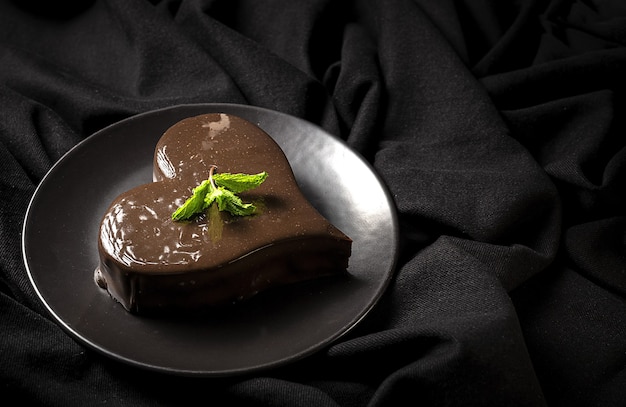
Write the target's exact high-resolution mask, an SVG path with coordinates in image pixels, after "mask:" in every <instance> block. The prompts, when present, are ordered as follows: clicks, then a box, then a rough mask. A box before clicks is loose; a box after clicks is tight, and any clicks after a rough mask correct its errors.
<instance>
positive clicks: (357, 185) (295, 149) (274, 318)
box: [22, 104, 398, 376]
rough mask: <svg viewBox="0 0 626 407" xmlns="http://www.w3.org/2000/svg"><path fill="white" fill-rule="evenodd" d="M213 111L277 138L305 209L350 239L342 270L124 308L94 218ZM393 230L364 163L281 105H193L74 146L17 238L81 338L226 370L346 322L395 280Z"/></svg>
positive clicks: (143, 179) (31, 268)
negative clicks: (152, 309)
mask: <svg viewBox="0 0 626 407" xmlns="http://www.w3.org/2000/svg"><path fill="white" fill-rule="evenodd" d="M211 112H223V113H228V114H233V115H236V116H239V117H242V118H244V119H247V120H248V121H250V122H252V123H255V124H257V125H258V126H259V127H261V128H262V129H264V130H265V131H266V132H267V133H269V134H270V135H271V136H272V138H274V139H275V140H276V142H277V143H278V144H279V145H280V146H281V148H282V149H283V150H284V152H285V154H286V156H287V158H288V160H289V162H290V163H291V165H292V168H293V170H294V173H295V175H296V179H297V181H298V184H299V185H300V187H301V189H302V191H303V192H304V194H305V195H306V196H307V198H308V199H309V200H310V202H311V203H312V204H313V206H315V207H316V208H317V209H318V210H319V211H320V212H321V213H322V214H323V215H324V216H325V217H326V218H327V219H328V220H329V221H330V222H331V223H333V224H334V225H335V226H337V227H338V228H339V229H341V230H342V231H343V232H344V233H346V234H347V235H348V236H350V237H351V238H352V239H353V241H354V242H353V247H352V257H351V258H350V266H349V269H348V271H349V277H348V278H338V279H322V280H318V281H314V282H310V283H305V284H299V285H295V286H291V287H287V288H281V289H277V290H274V291H271V292H266V293H264V294H261V295H258V296H257V297H256V298H254V299H252V300H251V301H250V302H248V303H244V304H241V305H239V306H236V307H233V308H232V309H229V310H225V311H222V312H220V313H219V314H218V313H216V314H211V315H205V316H204V317H195V318H181V319H174V318H146V317H139V316H136V315H132V314H130V313H128V312H126V311H125V310H124V309H123V308H122V307H121V306H120V304H118V303H117V302H116V301H114V300H113V299H111V297H109V295H108V294H107V293H106V291H103V290H100V289H99V288H98V287H97V286H96V284H95V283H94V280H93V272H94V269H95V268H96V266H97V264H98V249H97V240H98V228H99V224H100V220H101V217H102V216H103V214H104V212H105V211H106V209H107V207H108V205H109V204H110V203H111V202H112V201H113V199H115V197H117V196H118V195H119V194H121V193H122V192H124V191H126V190H128V189H130V188H132V187H134V186H136V185H139V184H144V183H148V182H151V181H152V157H153V154H154V148H155V145H156V143H157V141H158V140H159V138H160V137H161V135H162V134H163V132H164V131H165V130H166V129H167V128H169V127H170V126H171V125H173V124H174V123H176V122H178V121H179V120H182V119H184V118H186V117H190V116H195V115H199V114H204V113H211ZM397 229H398V226H397V219H396V213H395V210H394V205H393V203H392V200H391V198H390V196H389V194H388V192H387V190H386V188H385V187H384V185H383V184H382V182H381V181H380V179H379V178H378V176H377V175H376V174H375V173H374V172H373V170H372V168H371V167H370V166H369V165H368V163H367V162H366V161H365V160H364V159H363V158H361V157H360V156H359V155H358V154H356V153H355V152H353V151H352V150H350V148H348V146H347V145H346V144H345V143H344V142H343V141H341V140H340V139H338V138H335V137H333V136H331V135H329V134H328V133H326V132H325V131H323V130H322V129H320V128H319V127H317V126H314V125H312V124H311V123H308V122H306V121H304V120H301V119H298V118H295V117H292V116H289V115H286V114H283V113H279V112H275V111H271V110H267V109H261V108H257V107H251V106H244V105H231V104H200V105H182V106H176V107H172V108H166V109H161V110H156V111H152V112H148V113H143V114H139V115H137V116H133V117H131V118H128V119H126V120H122V121H120V122H118V123H116V124H113V125H111V126H109V127H107V128H105V129H103V130H100V131H99V132H97V133H95V134H94V135H92V136H91V137H88V138H87V139H85V140H84V141H82V142H81V143H79V144H78V145H76V146H75V147H74V148H72V149H71V150H70V151H69V152H68V153H67V154H66V155H65V156H64V157H63V158H62V159H61V160H59V161H58V162H57V163H56V164H55V165H54V166H53V167H52V169H51V170H50V171H49V172H48V174H47V175H46V176H45V177H44V179H43V180H42V182H41V183H40V185H39V186H38V188H37V190H36V191H35V194H34V196H33V197H32V200H31V202H30V205H29V208H28V211H27V213H26V219H25V222H24V230H23V242H22V245H23V253H24V262H25V264H26V270H27V272H28V275H29V278H30V280H31V282H32V284H33V286H34V288H35V290H36V291H37V294H38V295H39V297H40V299H41V300H42V301H43V303H44V304H45V306H46V307H47V309H48V310H49V311H50V313H51V314H52V316H53V317H54V318H55V319H56V320H57V321H58V323H59V324H60V325H61V326H62V327H63V328H64V329H65V330H67V332H69V334H70V335H72V336H73V337H75V338H76V339H77V340H79V341H80V342H82V343H84V344H85V345H87V346H89V347H91V348H93V349H96V350H97V351H100V352H102V353H104V354H106V355H108V356H110V357H112V358H114V359H117V360H120V361H123V362H126V363H129V364H132V365H135V366H139V367H143V368H148V369H152V370H157V371H161V372H168V373H174V374H181V375H197V376H226V375H233V374H239V373H249V372H252V371H256V370H260V369H267V368H271V367H276V366H280V365H284V364H286V363H288V362H293V361H295V360H298V359H300V358H302V357H304V356H307V355H310V354H312V353H313V352H315V351H318V350H320V349H322V348H324V347H326V346H328V345H329V344H330V343H332V342H333V341H334V340H336V339H337V338H339V337H340V336H341V335H343V334H345V333H346V332H347V331H348V330H350V329H351V328H352V327H354V325H355V324H357V323H358V322H359V321H360V320H361V319H362V318H363V317H364V316H365V315H366V313H367V312H368V311H369V310H370V309H371V308H372V307H373V306H374V304H375V303H376V302H377V300H378V299H379V298H380V296H381V295H382V293H383V291H384V290H385V288H386V286H387V285H388V282H389V280H390V278H391V276H392V273H393V269H394V266H395V262H396V259H397V251H398V230H397Z"/></svg>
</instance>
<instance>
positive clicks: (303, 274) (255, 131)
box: [95, 114, 352, 314]
mask: <svg viewBox="0 0 626 407" xmlns="http://www.w3.org/2000/svg"><path fill="white" fill-rule="evenodd" d="M211 165H217V167H218V170H217V171H218V172H231V173H237V172H243V173H249V174H254V173H258V172H262V171H267V172H268V174H269V175H268V178H267V179H266V181H265V182H264V183H263V184H262V185H261V186H260V187H258V188H256V189H254V190H251V191H248V192H246V193H242V194H240V196H241V198H242V199H243V201H244V202H253V203H254V204H255V205H256V206H257V208H258V214H255V215H253V216H245V217H235V216H231V215H229V214H227V213H225V212H217V211H213V212H212V213H211V214H210V216H209V214H206V215H202V216H199V217H197V218H195V219H193V220H191V221H186V222H176V221H172V220H171V214H172V212H173V211H174V210H175V209H176V208H177V207H178V206H179V205H181V204H182V203H183V202H184V201H185V199H186V198H187V197H189V196H190V195H191V191H192V189H193V188H194V187H195V186H197V185H198V184H199V183H201V182H202V181H203V180H205V179H206V178H208V174H209V169H210V166H211ZM153 178H154V181H155V182H153V183H150V184H145V185H141V186H138V187H136V188H134V189H131V190H130V191H127V192H125V193H123V194H122V195H120V196H119V197H118V198H116V200H115V201H114V202H113V203H112V204H111V206H110V207H109V209H108V210H107V212H106V213H105V215H104V217H103V219H102V223H101V226H100V236H99V244H98V248H99V254H100V264H99V267H98V268H97V270H96V275H95V279H96V282H97V284H98V285H99V286H100V287H102V288H104V289H106V290H108V292H109V293H110V294H111V296H113V297H114V298H115V299H117V300H118V301H119V302H120V303H121V304H122V305H123V306H124V307H125V308H126V309H127V310H129V311H131V312H134V313H145V314H147V313H159V312H164V311H170V310H176V309H182V310H190V309H201V308H205V307H211V306H215V305H223V304H228V303H232V302H237V301H240V300H243V299H246V298H250V297H251V296H253V295H255V294H256V293H258V292H261V291H264V290H266V289H268V288H270V287H274V286H278V285H285V284H290V283H295V282H300V281H305V280H309V279H312V278H317V277H322V276H328V275H335V274H343V273H345V270H346V268H347V266H348V260H349V257H350V252H351V244H352V241H351V240H350V238H349V237H347V236H346V235H345V234H343V233H342V232H341V231H340V230H338V229H337V228H336V227H334V226H333V225H332V224H330V223H329V222H328V221H327V220H326V219H325V218H324V217H322V216H321V215H320V214H319V213H318V212H317V211H316V210H315V208H313V207H312V206H311V205H310V203H309V202H308V201H307V200H306V198H305V197H304V196H303V195H302V193H301V192H300V189H299V188H298V186H297V184H296V181H295V178H294V175H293V172H292V170H291V167H290V165H289V163H288V161H287V159H286V157H285V155H284V153H283V152H282V150H281V149H280V147H279V146H278V145H277V144H276V142H274V140H273V139H272V138H271V137H269V136H268V135H267V134H266V133H265V132H263V131H262V130H261V129H260V128H258V127H257V126H255V125H253V124H251V123H249V122H247V121H245V120H243V119H241V118H239V117H236V116H232V115H226V114H206V115H201V116H196V117H192V118H188V119H185V120H182V121H180V122H178V123H177V124H175V125H174V126H172V127H171V128H169V129H168V130H167V131H166V132H165V133H164V135H163V136H162V137H161V139H160V140H159V142H158V143H157V146H156V149H155V154H154V173H153Z"/></svg>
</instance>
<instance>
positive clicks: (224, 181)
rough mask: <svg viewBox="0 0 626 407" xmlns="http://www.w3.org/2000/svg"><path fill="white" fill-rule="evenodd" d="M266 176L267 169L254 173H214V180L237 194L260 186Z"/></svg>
mask: <svg viewBox="0 0 626 407" xmlns="http://www.w3.org/2000/svg"><path fill="white" fill-rule="evenodd" d="M266 178H267V172H265V171H263V172H260V173H258V174H252V175H250V174H241V173H239V174H230V173H228V172H225V173H222V174H214V175H213V180H214V181H215V183H216V184H217V185H218V186H221V187H224V188H226V189H228V190H229V191H231V192H233V193H235V194H238V193H240V192H243V191H247V190H250V189H253V188H256V187H258V186H259V185H261V184H262V183H263V181H265V179H266Z"/></svg>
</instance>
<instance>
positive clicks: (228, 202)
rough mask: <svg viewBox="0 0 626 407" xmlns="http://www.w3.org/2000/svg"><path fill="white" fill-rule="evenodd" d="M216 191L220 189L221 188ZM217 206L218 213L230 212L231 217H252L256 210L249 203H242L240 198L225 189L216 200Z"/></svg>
mask: <svg viewBox="0 0 626 407" xmlns="http://www.w3.org/2000/svg"><path fill="white" fill-rule="evenodd" d="M218 189H221V187H220V188H218ZM217 206H218V207H219V209H220V211H227V212H230V214H231V215H235V216H248V215H252V214H253V213H254V211H255V210H256V207H255V206H254V205H252V204H250V203H247V204H246V203H243V202H242V201H241V198H239V197H238V196H237V195H235V194H234V193H232V192H230V191H229V190H227V189H224V190H223V191H222V194H221V195H220V196H219V197H218V198H217Z"/></svg>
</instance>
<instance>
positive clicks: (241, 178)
mask: <svg viewBox="0 0 626 407" xmlns="http://www.w3.org/2000/svg"><path fill="white" fill-rule="evenodd" d="M216 169H217V167H216V166H215V165H212V166H211V168H210V169H209V178H208V179H206V180H204V181H202V183H201V184H200V185H198V186H197V187H195V188H194V189H193V190H192V194H191V196H190V197H189V198H188V199H187V200H186V201H185V203H183V204H182V205H181V206H180V207H178V208H177V209H176V210H175V211H174V213H172V219H173V220H175V221H182V220H188V219H191V218H192V217H194V216H196V215H198V214H201V213H203V212H205V211H206V210H207V209H208V208H209V207H210V206H211V205H213V204H214V203H215V204H216V205H217V207H218V209H219V210H220V211H226V212H229V213H230V214H231V215H235V216H248V215H252V214H253V213H254V211H255V210H256V207H255V206H254V205H253V204H251V203H244V202H243V201H242V200H241V198H239V197H238V196H237V194H239V193H241V192H244V191H248V190H250V189H253V188H256V187H258V186H259V185H261V184H262V183H263V181H265V179H266V178H267V172H265V171H263V172H260V173H258V174H241V173H239V174H231V173H227V172H225V173H219V174H214V171H215V170H216Z"/></svg>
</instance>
